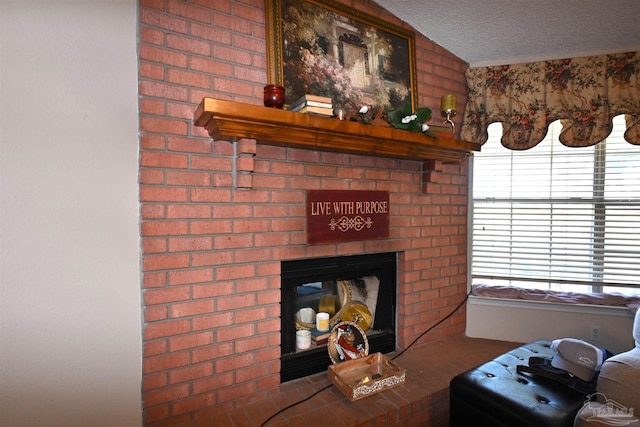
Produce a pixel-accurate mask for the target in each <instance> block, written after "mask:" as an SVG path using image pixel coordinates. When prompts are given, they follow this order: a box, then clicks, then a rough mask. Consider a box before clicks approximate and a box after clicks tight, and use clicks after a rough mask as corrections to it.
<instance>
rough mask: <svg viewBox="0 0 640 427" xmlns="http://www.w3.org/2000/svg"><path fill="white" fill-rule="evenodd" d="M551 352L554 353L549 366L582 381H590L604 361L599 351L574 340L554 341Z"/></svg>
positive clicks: (587, 344) (594, 347)
mask: <svg viewBox="0 0 640 427" xmlns="http://www.w3.org/2000/svg"><path fill="white" fill-rule="evenodd" d="M551 350H553V352H554V355H553V359H551V366H553V367H554V368H559V369H563V370H565V371H567V372H569V373H570V374H573V375H575V376H576V377H578V378H580V379H581V380H584V381H591V379H593V376H594V375H595V374H596V372H598V371H599V370H600V367H601V366H602V362H603V361H604V353H603V351H602V350H601V349H599V348H598V347H596V346H594V345H592V344H589V343H588V342H585V341H582V340H578V339H575V338H562V339H558V340H554V341H553V342H552V343H551Z"/></svg>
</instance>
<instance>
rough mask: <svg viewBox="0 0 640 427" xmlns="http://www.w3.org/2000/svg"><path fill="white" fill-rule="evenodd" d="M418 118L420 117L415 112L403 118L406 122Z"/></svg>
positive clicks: (403, 121)
mask: <svg viewBox="0 0 640 427" xmlns="http://www.w3.org/2000/svg"><path fill="white" fill-rule="evenodd" d="M417 118H418V116H416V115H415V114H412V115H410V116H404V117H403V118H402V123H405V124H406V123H409V122H410V121H412V120H415V119H417Z"/></svg>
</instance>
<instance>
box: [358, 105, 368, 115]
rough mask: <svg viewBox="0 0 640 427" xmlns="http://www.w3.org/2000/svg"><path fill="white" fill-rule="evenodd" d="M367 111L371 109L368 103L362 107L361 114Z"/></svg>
mask: <svg viewBox="0 0 640 427" xmlns="http://www.w3.org/2000/svg"><path fill="white" fill-rule="evenodd" d="M367 111H369V106H368V105H365V106H364V107H362V108H360V114H366V113H367Z"/></svg>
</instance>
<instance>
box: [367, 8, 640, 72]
mask: <svg viewBox="0 0 640 427" xmlns="http://www.w3.org/2000/svg"><path fill="white" fill-rule="evenodd" d="M376 3H378V4H379V5H380V6H382V7H384V8H385V9H387V10H388V11H389V12H391V13H392V14H394V15H395V16H397V17H398V18H400V19H401V20H403V21H405V22H406V23H408V24H409V25H411V26H412V27H413V28H415V29H416V30H417V31H418V32H419V33H421V34H423V35H424V36H425V37H427V38H428V39H430V40H432V41H434V42H436V43H437V44H439V45H440V46H442V47H444V48H445V49H447V50H448V51H450V52H451V53H453V54H455V55H457V56H458V57H459V58H461V59H462V60H464V61H466V62H468V63H469V65H470V66H471V67H480V66H489V65H503V64H517V63H523V62H534V61H541V60H546V59H561V58H571V57H580V56H589V55H599V54H603V53H617V52H629V51H640V0H608V1H607V0H455V1H445V0H376Z"/></svg>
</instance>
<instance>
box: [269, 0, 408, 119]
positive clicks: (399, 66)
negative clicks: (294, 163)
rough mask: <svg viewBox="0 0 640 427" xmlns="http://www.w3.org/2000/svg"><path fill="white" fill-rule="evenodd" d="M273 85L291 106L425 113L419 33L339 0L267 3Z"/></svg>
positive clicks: (270, 81)
mask: <svg viewBox="0 0 640 427" xmlns="http://www.w3.org/2000/svg"><path fill="white" fill-rule="evenodd" d="M265 7H266V18H267V22H266V25H267V59H268V78H269V83H270V84H279V85H282V86H284V88H285V97H286V101H285V103H286V104H291V103H293V102H295V101H296V100H298V99H300V98H302V97H303V96H305V95H318V96H325V97H330V98H331V100H332V104H333V107H334V108H336V109H337V108H342V109H347V110H353V108H355V107H358V106H365V105H367V106H371V107H382V108H384V110H386V111H389V110H394V109H400V108H402V106H403V105H405V104H407V103H408V104H409V105H411V106H412V107H413V109H415V108H417V102H418V100H417V89H416V87H417V85H416V58H415V35H414V33H413V32H412V31H409V30H406V29H404V28H402V27H399V26H396V25H393V24H390V23H387V22H385V21H383V20H380V19H378V18H376V17H373V16H370V15H367V14H365V13H363V12H361V11H358V10H355V9H353V8H350V7H348V6H345V5H343V4H341V3H337V2H335V1H333V0H322V1H320V0H266V4H265Z"/></svg>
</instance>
